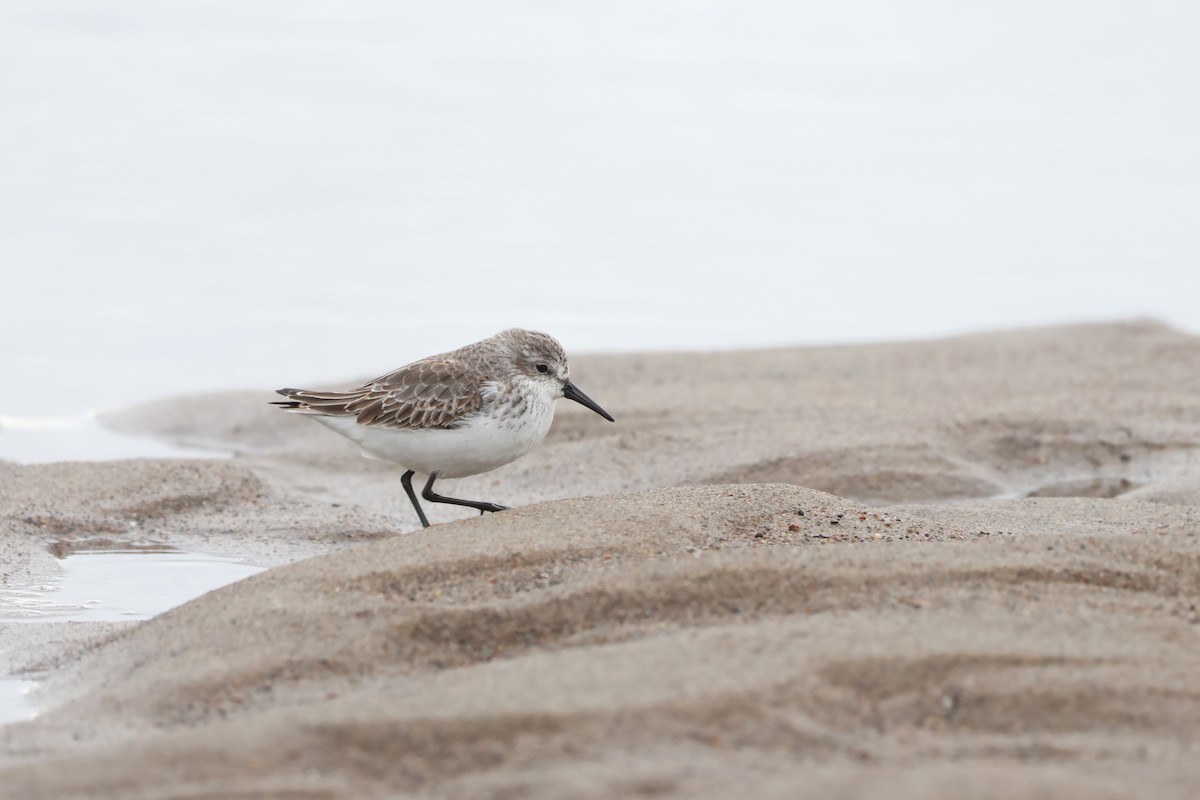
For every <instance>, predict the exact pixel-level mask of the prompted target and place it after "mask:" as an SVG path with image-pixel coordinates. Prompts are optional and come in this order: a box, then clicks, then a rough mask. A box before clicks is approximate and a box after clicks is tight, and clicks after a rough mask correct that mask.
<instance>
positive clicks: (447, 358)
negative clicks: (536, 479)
mask: <svg viewBox="0 0 1200 800" xmlns="http://www.w3.org/2000/svg"><path fill="white" fill-rule="evenodd" d="M277 392H278V393H279V394H281V395H283V396H284V397H286V398H288V399H287V400H286V401H276V402H274V403H273V405H277V406H281V407H282V408H283V410H284V411H289V412H292V413H296V414H305V415H308V416H310V417H312V418H313V419H315V420H316V421H317V422H319V423H321V424H322V425H324V426H325V427H327V428H330V429H331V430H334V431H336V432H338V433H340V434H341V435H343V436H345V437H346V438H348V439H350V440H352V441H353V442H355V443H356V444H358V446H359V447H361V448H362V449H363V450H364V451H365V452H366V453H367V454H368V455H370V456H373V457H375V458H381V459H384V460H386V461H392V462H394V463H396V464H399V465H400V466H402V467H404V468H405V469H406V470H407V472H405V473H404V475H402V476H401V478H400V483H401V484H403V486H404V491H405V493H407V494H408V499H409V500H411V501H412V504H413V508H415V509H416V511H417V517H418V518H419V519H420V520H421V525H422V526H424V527H426V528H428V527H429V520H428V519H427V518H426V517H425V511H424V510H423V509H422V508H421V504H420V503H419V502H417V495H416V493H415V492H414V491H413V485H412V478H413V475H414V474H416V473H418V472H419V473H421V474H423V475H428V476H429V480H428V481H427V482H426V484H425V488H424V489H423V490H422V491H421V497H423V498H425V499H426V500H428V501H429V502H430V503H449V504H451V505H457V506H467V507H469V508H474V509H478V510H479V513H480V514H482V513H483V512H485V511H493V512H494V511H504V510H505V509H506V508H507V506H501V505H497V504H496V503H487V502H482V501H477V500H460V499H458V498H454V497H443V496H442V495H439V494H435V493H434V491H433V482H434V481H435V480H437V479H438V478H465V477H467V476H468V475H478V474H480V473H482V472H488V471H489V470H493V469H496V468H497V467H501V466H503V465H505V464H508V463H510V462H512V461H515V460H516V459H518V458H520V457H521V456H523V455H525V454H526V453H528V452H529V451H530V450H532V449H533V448H534V447H536V446H537V445H538V444H539V443H540V442H541V441H542V439H544V438H546V434H547V432H549V430H550V423H551V422H553V421H554V407H555V401H556V400H558V398H560V397H565V398H567V399H568V400H574V401H575V402H576V403H579V404H581V405H583V406H586V407H588V408H590V409H591V410H592V411H595V412H596V413H597V414H599V415H600V416H602V417H604V418H605V419H606V420H608V421H609V422H615V421H616V420H614V419H613V418H612V416H611V415H610V414H609V413H608V412H607V411H605V410H604V409H603V408H601V407H600V406H599V405H598V404H597V403H596V402H595V401H594V400H592V399H591V398H590V397H588V396H587V395H586V394H584V393H583V392H581V391H580V390H579V388H578V387H577V386H575V384H573V383H571V371H570V368H569V367H568V366H567V354H566V353H565V352H564V351H563V348H562V345H560V344H559V343H558V341H557V340H556V339H555V338H554V337H553V336H550V335H549V334H545V333H538V332H537V331H527V330H523V329H521V328H511V329H509V330H506V331H501V332H500V333H498V334H496V335H495V336H492V337H490V338H487V339H484V340H483V341H480V342H475V343H474V344H469V345H467V346H465V347H460V348H459V349H457V350H453V351H451V352H449V353H441V354H440V355H436V356H429V357H428V358H423V359H421V360H420V361H414V362H413V363H411V364H409V365H408V366H404V367H400V368H399V369H397V370H394V371H392V372H389V373H388V374H386V375H383V376H381V377H379V378H376V379H375V380H373V381H369V382H368V383H365V384H363V385H362V386H359V387H358V388H357V389H351V390H350V391H347V392H318V391H308V390H305V389H278V390H277Z"/></svg>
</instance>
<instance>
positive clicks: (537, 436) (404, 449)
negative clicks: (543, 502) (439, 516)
mask: <svg viewBox="0 0 1200 800" xmlns="http://www.w3.org/2000/svg"><path fill="white" fill-rule="evenodd" d="M313 418H314V419H315V420H317V422H320V423H321V424H323V425H325V426H326V427H328V428H331V429H332V430H335V431H337V432H338V433H340V434H342V435H343V436H345V437H347V438H348V439H351V440H352V441H354V442H356V443H357V444H358V445H359V446H360V447H362V449H363V450H365V451H366V452H367V453H369V454H370V455H373V456H375V457H377V458H382V459H385V460H387V461H393V462H395V463H397V464H400V465H401V466H403V467H406V468H408V469H412V470H416V471H417V472H420V473H424V474H426V475H428V474H430V473H434V472H436V473H437V474H438V476H439V477H442V478H463V477H466V476H468V475H478V474H479V473H481V472H487V471H488V470H493V469H496V468H497V467H502V466H504V465H505V464H508V463H510V462H512V461H515V460H516V459H518V458H520V457H521V456H523V455H525V454H526V453H528V452H529V451H530V450H532V449H533V448H534V447H536V446H537V445H538V444H540V443H541V441H542V440H543V439H545V438H546V434H547V433H549V431H550V424H551V423H552V422H553V421H554V399H552V398H549V397H545V396H544V395H542V394H541V393H538V394H536V395H529V394H526V395H525V396H524V403H523V404H518V405H513V404H512V403H506V402H503V401H498V402H497V403H495V404H494V405H492V406H491V408H490V409H489V411H488V412H480V413H476V414H474V415H472V416H470V417H467V418H466V419H465V420H464V424H463V425H462V426H461V427H458V428H423V429H415V430H412V429H409V430H402V429H397V428H387V427H383V426H364V425H359V424H358V423H357V422H356V421H355V419H354V417H326V416H315V417H313Z"/></svg>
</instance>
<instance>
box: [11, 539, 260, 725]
mask: <svg viewBox="0 0 1200 800" xmlns="http://www.w3.org/2000/svg"><path fill="white" fill-rule="evenodd" d="M59 568H60V570H59V571H58V572H57V573H55V574H54V575H48V576H45V577H43V578H41V579H40V580H36V581H31V582H29V583H27V584H25V585H22V586H13V587H5V588H0V624H3V623H19V624H38V623H49V622H109V621H118V620H122V621H123V620H145V619H149V618H150V617H153V616H155V615H156V614H161V613H162V612H164V611H167V610H169V609H171V608H174V607H176V606H178V605H181V604H183V603H185V602H187V601H188V600H191V599H193V598H195V597H199V596H200V595H202V594H204V593H206V592H210V591H212V590H213V589H217V588H219V587H221V586H225V585H226V584H230V583H233V582H235V581H238V580H241V579H242V578H248V577H250V576H251V575H254V574H256V573H258V572H261V571H262V568H261V567H256V566H253V565H250V564H246V563H244V562H242V561H240V560H238V559H235V558H226V557H223V556H213V555H206V554H203V553H184V552H179V551H176V550H172V549H169V548H159V549H151V550H133V549H130V550H110V551H96V552H83V553H74V554H72V555H69V556H67V557H66V558H63V559H61V560H60V561H59ZM36 686H37V683H36V682H35V681H30V680H26V679H22V678H16V677H13V676H0V724H5V723H9V722H17V721H20V720H23V719H30V718H32V717H34V716H36V714H37V705H36V702H35V698H34V697H33V695H32V691H33V689H34V688H35V687H36Z"/></svg>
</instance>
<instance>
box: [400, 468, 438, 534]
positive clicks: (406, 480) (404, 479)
mask: <svg viewBox="0 0 1200 800" xmlns="http://www.w3.org/2000/svg"><path fill="white" fill-rule="evenodd" d="M412 476H413V471H412V470H411V469H410V470H409V471H408V472H406V473H404V474H403V475H401V476H400V482H401V483H403V484H404V491H406V492H408V499H409V500H412V504H413V508H415V509H416V510H417V516H418V517H420V518H421V526H422V527H425V528H428V527H429V520H427V519H425V512H424V511H422V510H421V504H420V503H418V502H417V494H416V492H414V491H413V488H412ZM430 482H431V483H432V481H430ZM425 491H429V487H428V486H426V487H425Z"/></svg>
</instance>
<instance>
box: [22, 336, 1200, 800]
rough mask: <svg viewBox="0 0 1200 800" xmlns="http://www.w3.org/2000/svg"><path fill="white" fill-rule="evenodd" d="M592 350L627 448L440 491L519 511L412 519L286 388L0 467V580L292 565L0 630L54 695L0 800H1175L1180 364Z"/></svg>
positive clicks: (1044, 345)
mask: <svg viewBox="0 0 1200 800" xmlns="http://www.w3.org/2000/svg"><path fill="white" fill-rule="evenodd" d="M574 361H575V363H574V365H573V373H574V378H575V380H576V382H577V383H578V384H579V385H580V387H581V388H583V389H584V390H585V391H586V392H588V393H589V394H590V395H591V396H592V397H594V398H596V400H597V401H598V402H600V403H601V404H602V405H604V406H605V407H606V408H607V409H608V410H609V411H610V412H612V413H613V415H614V416H616V418H617V420H618V422H617V424H615V425H612V424H609V423H606V422H604V421H603V420H601V419H599V418H598V417H595V416H594V415H592V414H590V412H587V411H586V410H584V409H581V408H574V407H567V405H566V404H563V405H561V406H560V414H559V419H558V421H557V422H556V423H555V428H554V430H553V431H552V433H551V436H550V438H549V439H548V440H547V442H546V443H545V444H544V445H543V446H542V447H541V448H540V449H539V450H537V451H535V452H534V453H532V454H530V455H529V456H527V457H526V458H524V459H523V460H521V461H520V462H518V463H516V464H513V465H510V466H509V467H505V468H503V469H501V470H497V471H496V472H493V473H490V474H488V475H483V476H478V477H475V478H468V479H463V480H460V481H453V482H446V483H445V484H443V485H442V487H441V488H442V490H443V491H447V492H448V491H449V490H450V489H451V488H452V489H453V490H454V494H456V495H458V496H464V497H471V498H480V499H488V500H493V501H495V502H502V503H507V504H512V505H514V506H517V507H516V508H514V509H513V510H511V511H508V512H504V513H502V514H496V515H488V516H483V517H479V516H476V515H475V514H474V512H471V511H469V510H467V509H458V508H448V507H436V508H435V509H434V510H433V511H432V513H431V518H432V519H433V521H435V523H440V524H435V525H434V527H432V528H430V529H429V530H419V529H417V524H416V518H415V515H414V514H413V513H412V511H411V509H410V508H407V501H406V500H405V498H404V497H403V494H402V491H401V489H400V486H399V480H398V478H399V471H398V470H397V469H396V468H395V467H393V466H390V465H387V464H384V463H381V462H377V461H372V460H368V459H364V458H361V457H360V456H359V455H358V454H357V452H356V450H355V449H354V447H353V446H352V445H349V444H348V443H346V442H344V441H343V440H341V439H340V438H338V437H336V436H335V435H334V434H332V433H330V432H328V431H326V430H324V429H323V428H321V427H320V426H317V425H314V424H312V423H311V422H310V421H307V420H303V419H297V418H295V417H291V416H288V415H284V414H279V413H275V412H274V411H273V410H272V409H271V408H269V407H268V406H266V402H267V400H269V399H270V395H269V392H267V391H248V392H235V393H225V394H219V395H211V396H205V397H197V398H187V399H180V400H172V401H164V402H161V403H155V404H152V405H150V406H147V407H144V408H140V409H134V410H131V411H128V412H123V413H121V414H115V415H110V416H109V418H108V419H107V420H106V423H107V424H108V425H110V426H112V427H114V428H117V429H121V430H125V431H129V432H136V433H139V434H142V435H153V436H157V437H162V438H164V439H168V440H170V441H173V442H179V443H187V444H190V445H192V446H201V447H209V448H213V449H214V450H215V451H222V452H232V453H234V455H233V456H232V457H227V458H214V459H211V460H203V459H201V460H188V461H127V462H113V463H71V464H55V465H42V466H15V465H0V487H2V488H0V552H2V553H3V555H4V559H3V565H4V566H3V568H2V570H0V581H6V582H11V581H18V580H20V579H21V578H22V577H23V576H28V575H31V574H36V573H37V572H38V570H39V569H41V568H43V567H44V565H45V564H46V563H48V559H51V558H52V556H51V555H50V552H49V550H48V549H47V548H48V546H49V545H52V544H53V545H55V547H56V548H58V550H59V551H60V552H61V549H62V548H64V547H65V548H69V547H71V546H74V545H75V544H77V543H79V542H81V541H84V540H88V539H95V538H107V539H109V540H112V541H139V542H144V541H154V542H166V543H170V544H175V545H177V546H180V547H183V548H185V549H192V550H197V551H202V552H210V553H217V554H232V555H239V556H241V557H244V558H247V559H250V560H252V561H255V562H257V563H261V564H263V565H266V566H272V567H273V568H272V569H269V570H267V571H266V572H263V573H260V574H258V575H256V576H254V577H252V578H249V579H247V580H243V581H241V582H239V583H236V584H233V585H230V586H227V587H225V588H223V589H219V590H217V591H214V592H211V593H209V594H207V595H204V596H202V597H200V598H197V599H196V600H194V601H192V602H189V603H187V604H185V605H183V606H180V607H178V608H176V609H174V610H172V611H169V612H167V613H164V614H162V615H160V616H158V617H156V618H154V619H151V620H149V621H146V622H142V623H132V624H105V625H91V624H83V625H74V626H70V628H69V630H68V629H66V628H63V627H62V626H29V625H26V626H13V625H7V626H0V650H3V651H4V652H5V654H6V657H7V659H8V668H9V671H10V672H15V673H19V674H32V675H36V676H38V677H40V678H43V683H42V685H41V689H40V692H39V699H40V702H41V703H42V705H43V707H44V709H45V710H44V711H43V713H42V714H41V715H40V716H39V717H38V718H37V719H35V720H32V721H30V722H23V723H17V724H11V725H8V726H5V727H3V728H0V744H2V745H3V756H0V796H3V797H13V798H40V797H46V798H74V797H89V798H91V797H99V798H110V797H111V798H184V797H186V798H224V797H254V798H375V797H378V798H384V797H407V796H411V797H425V798H434V797H439V798H460V797H463V798H465V797H488V798H511V797H534V798H551V797H586V798H592V797H594V798H609V797H641V796H653V797H680V798H683V797H689V798H691V797H714V798H715V797H731V796H744V797H780V798H783V797H787V798H796V797H813V798H828V797H835V798H850V797H855V798H858V797H861V798H964V797H977V798H1013V797H1020V798H1062V797H1072V798H1120V797H1154V798H1193V797H1195V796H1196V794H1197V791H1198V789H1197V787H1200V760H1198V759H1197V755H1198V754H1200V456H1198V455H1197V446H1198V445H1200V339H1196V338H1194V337H1190V336H1187V335H1184V334H1181V333H1179V332H1176V331H1173V330H1170V329H1168V328H1166V327H1163V326H1161V325H1158V324H1156V323H1153V322H1131V323H1125V324H1106V325H1090V326H1076V327H1067V328H1053V329H1041V330H1026V331H1012V332H1004V333H997V334H990V335H982V336H971V337H962V338H956V339H950V340H943V341H936V342H925V343H910V344H894V345H878V346H854V347H836V348H819V349H781V350H770V351H755V352H729V353H715V354H693V355H682V354H639V355H620V356H594V357H579V358H577V359H575V360H574ZM54 628H58V629H59V630H54ZM0 666H4V665H3V664H0Z"/></svg>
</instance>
